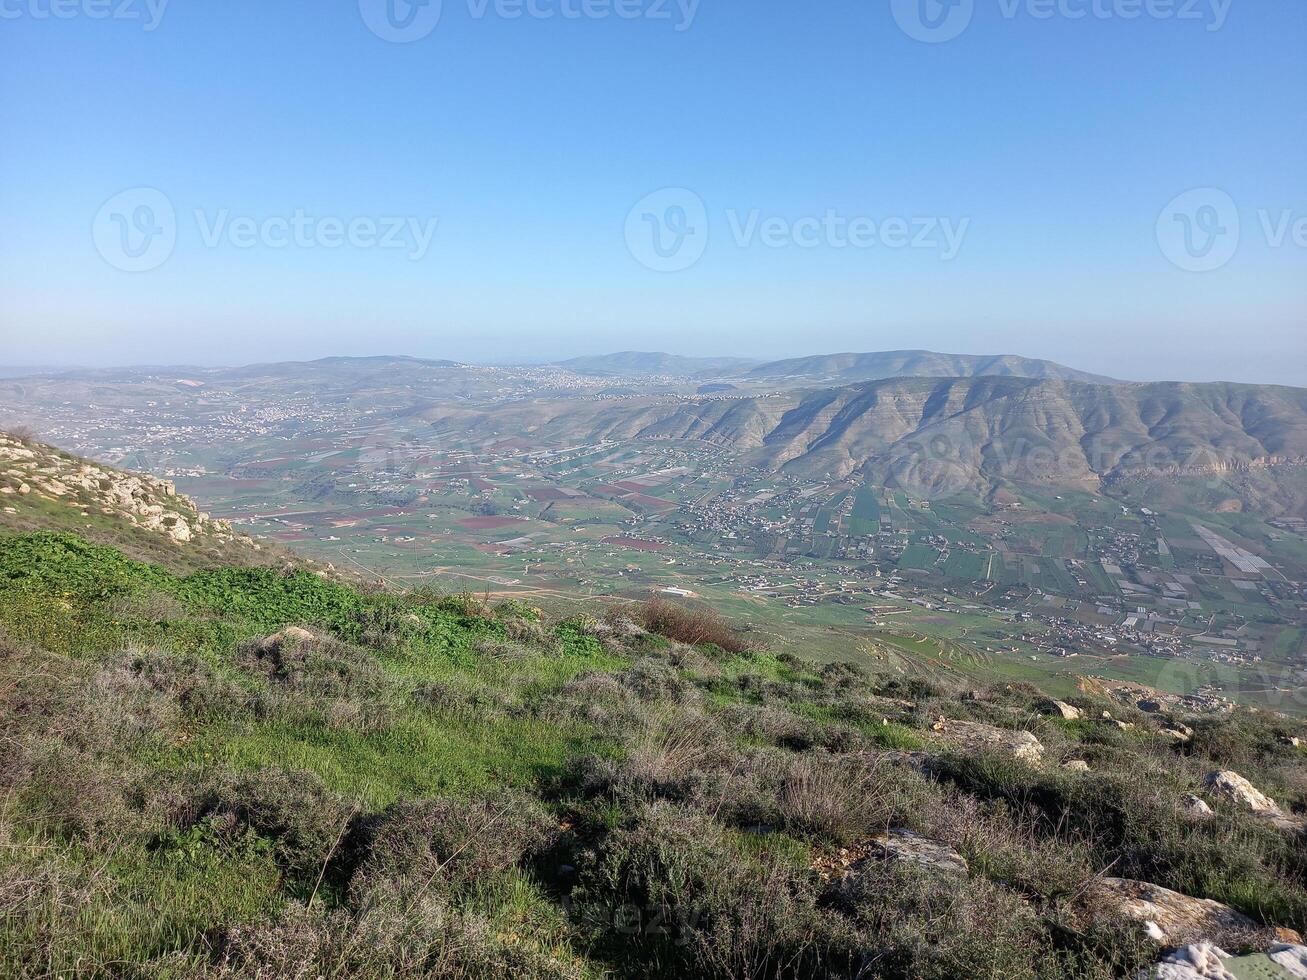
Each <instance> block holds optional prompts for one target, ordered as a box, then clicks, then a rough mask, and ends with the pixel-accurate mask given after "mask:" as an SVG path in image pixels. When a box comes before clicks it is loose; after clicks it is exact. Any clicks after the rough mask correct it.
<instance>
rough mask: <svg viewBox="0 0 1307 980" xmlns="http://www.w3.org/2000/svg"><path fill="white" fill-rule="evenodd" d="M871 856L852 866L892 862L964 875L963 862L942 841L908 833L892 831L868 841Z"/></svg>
mask: <svg viewBox="0 0 1307 980" xmlns="http://www.w3.org/2000/svg"><path fill="white" fill-rule="evenodd" d="M870 847H871V850H872V856H871V857H869V858H866V859H864V861H861V862H859V863H858V864H855V865H854V866H853V870H854V871H857V870H858V869H859V866H860V865H865V863H866V862H867V861H876V860H882V861H891V862H894V863H904V864H915V865H916V866H917V867H919V868H923V869H925V870H927V871H938V872H941V873H943V874H954V875H965V874H966V873H967V862H966V859H965V858H964V857H963V856H962V855H961V854H959V853H958V852H957V851H955V850H954V849H953V848H951V847H949V846H948V845H947V844H945V843H943V842H942V841H937V840H932V839H931V838H929V837H923V836H921V835H920V834H914V833H913V832H912V831H910V830H891V831H890V832H889V833H888V834H882V835H881V836H880V837H877V838H875V839H874V840H872V841H871V842H870Z"/></svg>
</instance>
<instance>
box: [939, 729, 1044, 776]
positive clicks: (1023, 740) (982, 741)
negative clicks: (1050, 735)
mask: <svg viewBox="0 0 1307 980" xmlns="http://www.w3.org/2000/svg"><path fill="white" fill-rule="evenodd" d="M931 732H932V733H933V734H934V735H935V737H936V738H937V739H938V740H939V741H941V742H943V743H945V744H946V745H948V746H949V747H951V748H954V749H961V750H963V751H965V752H999V753H1003V754H1005V755H1010V756H1012V757H1013V758H1014V759H1020V760H1021V761H1022V762H1029V763H1031V764H1032V765H1033V764H1037V763H1038V762H1039V761H1040V760H1041V759H1043V757H1044V746H1043V744H1042V743H1041V742H1040V741H1039V739H1037V738H1035V736H1034V735H1032V734H1030V732H1019V731H1011V730H1009V729H1006V728H995V727H994V726H993V725H986V724H983V723H982V722H978V721H952V720H950V719H948V718H940V719H939V720H938V721H936V722H935V723H934V724H933V725H932V726H931Z"/></svg>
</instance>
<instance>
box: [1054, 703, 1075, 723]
mask: <svg viewBox="0 0 1307 980" xmlns="http://www.w3.org/2000/svg"><path fill="white" fill-rule="evenodd" d="M1049 705H1050V706H1051V710H1052V711H1055V712H1057V713H1058V714H1059V715H1061V716H1062V717H1063V718H1064V719H1065V720H1066V721H1079V720H1080V719H1081V718H1082V717H1083V713H1082V712H1081V710H1080V709H1079V708H1077V707H1075V706H1073V705H1070V704H1067V703H1066V702H1065V701H1050V702H1049Z"/></svg>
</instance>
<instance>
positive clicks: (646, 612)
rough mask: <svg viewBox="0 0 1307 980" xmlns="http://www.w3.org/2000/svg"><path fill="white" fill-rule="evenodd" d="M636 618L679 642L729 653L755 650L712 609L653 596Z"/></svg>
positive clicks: (647, 628)
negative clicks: (699, 607)
mask: <svg viewBox="0 0 1307 980" xmlns="http://www.w3.org/2000/svg"><path fill="white" fill-rule="evenodd" d="M635 618H636V620H637V622H638V623H639V624H640V625H641V626H643V627H644V628H645V629H646V630H648V631H649V632H651V633H657V634H658V635H659V636H664V637H666V638H667V639H669V640H676V641H677V642H678V643H688V644H689V645H691V646H696V647H700V646H715V647H717V648H719V649H721V650H724V651H725V652H727V653H748V652H749V651H751V650H753V649H754V646H753V644H752V643H750V642H749V641H748V640H746V639H745V638H744V637H742V636H740V634H739V633H738V632H736V631H735V629H733V628H732V627H731V626H730V624H729V623H727V622H726V621H725V620H723V619H722V618H721V617H719V616H718V615H717V614H716V613H714V612H712V611H711V610H707V609H690V608H688V607H686V606H681V605H677V604H676V603H674V602H668V601H667V600H666V599H650V600H649V601H648V602H646V603H644V605H642V606H640V607H639V609H638V611H637V613H636V617H635Z"/></svg>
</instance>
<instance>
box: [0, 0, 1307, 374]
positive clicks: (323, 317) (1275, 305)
mask: <svg viewBox="0 0 1307 980" xmlns="http://www.w3.org/2000/svg"><path fill="white" fill-rule="evenodd" d="M437 15H438V18H437ZM1304 49H1307V4H1305V3H1303V2H1301V0H1197V2H1195V0H952V5H951V6H946V5H944V4H941V3H940V2H939V0H828V2H823V0H810V2H796V0H697V2H696V0H444V2H443V5H442V4H440V3H438V2H436V0H428V3H427V4H426V5H425V6H410V5H409V4H408V3H407V0H335V2H323V0H272V2H270V0H224V2H221V3H219V2H213V0H207V2H200V0H171V2H165V0H0V85H2V86H3V91H4V98H3V100H2V101H0V232H2V235H0V364H50V363H60V364H69V363H75V364H109V363H128V362H132V363H141V362H152V363H158V362H172V363H177V362H202V363H238V362H249V361H264V360H269V359H274V358H275V359H281V358H299V357H304V358H309V357H318V356H322V355H326V354H366V353H379V352H387V353H411V354H419V355H430V356H445V357H457V358H466V359H473V358H479V357H484V358H496V359H499V360H504V359H511V358H514V357H522V358H532V359H540V358H545V357H551V356H560V357H561V356H568V355H572V354H578V353H595V352H600V351H607V350H616V349H627V348H640V349H662V350H674V351H677V352H682V353H703V354H708V353H713V354H741V355H756V356H779V355H788V354H797V353H809V352H817V351H834V350H877V349H888V348H901V347H912V348H917V347H926V348H932V349H937V350H948V351H960V352H975V353H984V352H1010V353H1021V354H1027V355H1033V356H1043V357H1051V358H1054V359H1057V360H1061V361H1066V362H1070V363H1072V364H1075V365H1076V366H1079V367H1082V368H1085V369H1089V370H1095V371H1101V372H1103V373H1108V374H1113V375H1118V376H1124V377H1136V378H1194V379H1209V378H1229V379H1236V380H1249V381H1276V382H1283V383H1291V384H1304V385H1307V357H1305V356H1304V355H1305V354H1307V341H1305V339H1304V337H1305V331H1307V275H1305V274H1304V272H1305V271H1307V224H1304V221H1305V220H1307V135H1305V134H1307V98H1305V95H1307V58H1304V57H1303V51H1304ZM664 189H665V190H664ZM659 191H661V192H662V193H657V194H655V193H654V192H659ZM1187 192H1192V193H1187ZM651 195H652V196H651Z"/></svg>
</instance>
